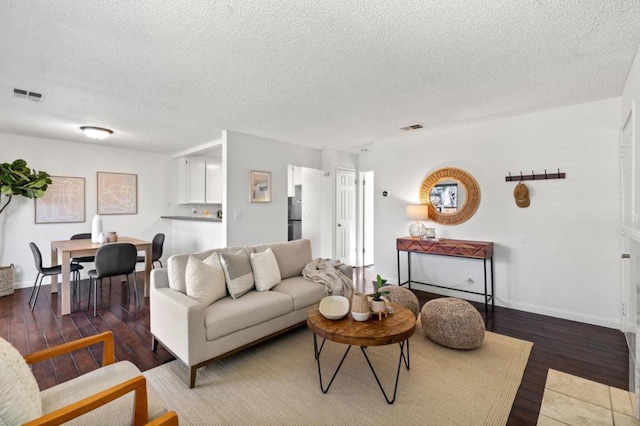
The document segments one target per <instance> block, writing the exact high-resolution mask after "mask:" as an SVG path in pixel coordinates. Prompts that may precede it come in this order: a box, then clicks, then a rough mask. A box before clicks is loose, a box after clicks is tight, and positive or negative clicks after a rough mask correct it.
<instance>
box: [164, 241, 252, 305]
mask: <svg viewBox="0 0 640 426" xmlns="http://www.w3.org/2000/svg"><path fill="white" fill-rule="evenodd" d="M240 250H244V251H245V253H247V256H249V253H251V252H253V250H252V249H249V248H246V247H230V248H218V249H213V250H207V251H203V252H200V253H193V254H174V255H173V256H171V257H169V259H167V269H168V273H169V287H171V288H172V289H174V290H178V291H179V292H181V293H184V294H187V284H186V281H185V278H184V276H185V273H186V271H187V262H188V261H189V256H194V257H196V258H197V259H199V260H205V259H206V258H207V257H209V256H211V254H212V253H218V254H221V253H237V252H238V251H240Z"/></svg>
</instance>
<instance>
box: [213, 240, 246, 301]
mask: <svg viewBox="0 0 640 426" xmlns="http://www.w3.org/2000/svg"><path fill="white" fill-rule="evenodd" d="M220 262H221V263H222V270H223V271H224V278H225V280H226V281H227V291H228V292H229V296H231V298H232V299H237V298H239V297H240V296H242V295H243V294H245V293H246V292H248V291H249V290H251V289H252V288H253V272H252V271H251V263H250V262H249V257H248V256H247V255H246V254H245V253H244V252H243V251H239V252H238V253H234V254H228V253H222V254H221V255H220Z"/></svg>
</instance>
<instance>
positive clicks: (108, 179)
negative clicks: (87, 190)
mask: <svg viewBox="0 0 640 426" xmlns="http://www.w3.org/2000/svg"><path fill="white" fill-rule="evenodd" d="M97 181H98V191H97V196H98V214H137V213H138V175H134V174H128V173H110V172H98V179H97Z"/></svg>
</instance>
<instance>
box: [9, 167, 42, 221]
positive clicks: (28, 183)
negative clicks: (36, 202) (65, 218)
mask: <svg viewBox="0 0 640 426" xmlns="http://www.w3.org/2000/svg"><path fill="white" fill-rule="evenodd" d="M50 183H51V177H50V176H49V174H48V173H47V172H39V171H36V170H34V169H30V168H29V167H28V166H27V162H26V161H24V160H22V159H18V160H15V161H14V162H13V163H2V164H0V194H2V195H4V196H5V197H6V199H7V200H6V201H5V202H4V204H2V206H1V207H0V213H2V212H3V211H4V209H6V208H7V206H8V205H9V203H10V202H11V199H12V198H13V196H14V195H21V196H23V197H27V198H40V197H42V196H43V195H44V192H45V191H46V190H47V186H49V184H50Z"/></svg>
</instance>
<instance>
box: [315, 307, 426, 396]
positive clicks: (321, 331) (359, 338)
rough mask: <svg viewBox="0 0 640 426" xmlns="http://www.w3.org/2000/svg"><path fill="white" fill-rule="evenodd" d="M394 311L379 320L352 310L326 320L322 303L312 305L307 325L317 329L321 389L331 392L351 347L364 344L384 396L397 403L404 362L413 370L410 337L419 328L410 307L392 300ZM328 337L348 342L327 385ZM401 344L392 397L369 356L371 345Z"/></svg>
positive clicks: (371, 367) (364, 353) (317, 356)
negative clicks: (325, 351)
mask: <svg viewBox="0 0 640 426" xmlns="http://www.w3.org/2000/svg"><path fill="white" fill-rule="evenodd" d="M391 306H392V308H393V312H394V313H393V314H391V315H388V316H387V317H386V318H382V319H378V318H377V317H376V318H374V317H372V318H370V319H369V320H367V321H356V320H354V319H353V318H352V317H351V313H349V314H347V316H345V317H344V318H342V319H339V320H329V319H326V318H325V317H324V316H322V314H321V313H320V311H319V310H318V307H319V304H316V305H314V306H312V307H311V308H309V312H308V313H307V326H309V328H310V329H311V331H313V348H314V355H315V358H316V362H317V364H318V377H319V379H320V390H322V392H323V393H327V392H328V391H329V388H330V387H331V384H332V383H333V380H334V379H335V378H336V375H337V374H338V371H340V367H342V363H343V362H344V360H345V358H346V357H347V354H348V353H349V350H350V349H351V346H360V349H361V350H362V354H363V355H364V357H365V359H366V360H367V363H368V364H369V368H370V369H371V372H372V373H373V376H374V377H375V379H376V382H378V386H379V387H380V390H381V391H382V394H383V395H384V399H385V400H386V401H387V402H388V403H389V404H393V403H394V402H395V400H396V392H397V390H398V379H399V377H400V367H401V366H402V361H404V364H405V367H406V368H407V370H409V338H410V337H411V336H412V335H413V333H414V331H415V329H416V317H415V316H414V315H413V312H411V311H410V310H409V309H407V308H405V307H403V306H402V305H399V304H397V303H391ZM318 337H321V338H322V343H321V344H320V345H318ZM326 340H331V341H332V342H336V343H343V344H345V345H348V347H347V349H346V351H345V353H344V355H343V356H342V359H341V360H340V364H338V367H337V368H336V371H335V372H334V373H333V376H332V377H331V380H330V381H329V384H328V385H327V387H326V388H325V387H323V385H322V371H321V368H320V354H321V353H322V348H323V347H324V343H325V341H326ZM394 343H398V344H399V346H400V356H399V358H398V370H397V372H396V381H395V386H394V389H393V397H392V398H389V397H388V396H387V393H386V392H385V390H384V388H383V387H382V384H381V383H380V379H378V375H377V374H376V372H375V370H374V368H373V365H372V364H371V361H370V360H369V356H368V355H367V347H368V346H382V345H391V344H394Z"/></svg>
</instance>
